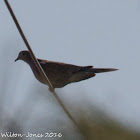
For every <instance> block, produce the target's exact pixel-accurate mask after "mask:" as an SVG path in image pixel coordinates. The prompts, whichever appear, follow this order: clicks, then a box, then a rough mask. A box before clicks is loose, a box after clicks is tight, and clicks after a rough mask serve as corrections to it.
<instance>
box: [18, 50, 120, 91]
mask: <svg viewBox="0 0 140 140" xmlns="http://www.w3.org/2000/svg"><path fill="white" fill-rule="evenodd" d="M17 60H23V61H24V62H26V63H27V64H29V65H30V67H31V69H32V71H33V73H34V75H35V77H36V78H37V80H38V81H40V82H41V83H43V84H45V82H44V80H43V78H42V76H41V75H40V73H39V71H38V69H37V67H36V66H35V64H34V62H33V60H32V58H31V56H30V53H29V52H28V51H21V52H20V53H19V55H18V58H17V59H16V60H15V61H17ZM37 60H38V61H39V63H40V65H41V66H42V68H43V70H44V72H45V73H46V75H47V76H48V78H49V80H50V82H51V84H52V85H53V87H54V88H61V87H64V86H65V85H67V84H70V83H73V82H79V81H82V80H85V79H88V78H91V77H93V76H95V73H101V72H110V71H115V70H117V69H113V68H93V66H76V65H72V64H65V63H60V62H53V61H47V60H42V59H37Z"/></svg>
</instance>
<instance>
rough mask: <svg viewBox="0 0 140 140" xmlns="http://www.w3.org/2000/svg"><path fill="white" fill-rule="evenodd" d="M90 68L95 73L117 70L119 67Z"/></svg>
mask: <svg viewBox="0 0 140 140" xmlns="http://www.w3.org/2000/svg"><path fill="white" fill-rule="evenodd" d="M90 70H92V71H93V72H94V73H101V72H111V71H116V70H118V69H114V68H92V69H90Z"/></svg>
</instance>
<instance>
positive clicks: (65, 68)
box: [38, 59, 93, 74]
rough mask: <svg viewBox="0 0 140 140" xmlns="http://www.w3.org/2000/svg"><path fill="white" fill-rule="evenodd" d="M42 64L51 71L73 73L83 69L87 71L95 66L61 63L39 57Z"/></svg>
mask: <svg viewBox="0 0 140 140" xmlns="http://www.w3.org/2000/svg"><path fill="white" fill-rule="evenodd" d="M38 61H39V63H40V64H41V66H42V67H43V68H45V69H48V71H51V72H57V73H59V74H62V73H63V74H73V73H77V72H81V71H86V70H88V69H91V68H92V67H93V66H77V65H72V64H66V63H60V62H54V61H47V60H42V59H38Z"/></svg>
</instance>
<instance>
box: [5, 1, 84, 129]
mask: <svg viewBox="0 0 140 140" xmlns="http://www.w3.org/2000/svg"><path fill="white" fill-rule="evenodd" d="M4 2H5V4H6V6H7V8H8V10H9V12H10V14H11V16H12V18H13V20H14V22H15V24H16V27H17V29H18V31H19V33H20V35H21V36H22V39H23V41H24V43H25V44H26V46H27V48H28V50H29V52H30V54H31V57H32V59H33V61H34V63H35V65H36V67H37V68H38V70H39V72H40V74H41V76H42V78H43V79H44V81H45V83H46V84H47V85H48V86H49V89H50V90H51V91H52V93H53V95H54V96H55V98H56V100H57V101H58V103H59V104H60V105H61V107H62V108H63V110H64V112H65V113H66V114H67V115H68V117H69V118H70V119H71V120H72V122H73V123H74V124H75V125H76V126H77V128H79V130H80V131H81V128H80V127H79V126H78V124H77V122H76V121H75V120H74V118H73V117H72V115H71V114H70V112H69V111H68V110H67V108H66V107H65V105H64V104H63V102H62V101H61V99H60V98H59V97H58V95H57V94H56V92H55V91H54V88H53V86H52V84H51V82H50V80H49V78H48V77H47V75H46V74H45V72H44V70H43V69H42V67H41V66H40V64H39V62H38V61H37V59H36V57H35V55H34V53H33V51H32V49H31V47H30V45H29V43H28V41H27V39H26V37H25V35H24V33H23V31H22V29H21V27H20V25H19V23H18V20H17V18H16V17H15V14H14V12H13V10H12V8H11V6H10V4H9V3H8V1H7V0H4ZM81 132H82V131H81Z"/></svg>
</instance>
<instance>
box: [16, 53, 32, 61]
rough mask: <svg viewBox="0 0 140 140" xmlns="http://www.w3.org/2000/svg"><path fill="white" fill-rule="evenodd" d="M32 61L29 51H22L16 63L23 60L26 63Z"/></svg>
mask: <svg viewBox="0 0 140 140" xmlns="http://www.w3.org/2000/svg"><path fill="white" fill-rule="evenodd" d="M30 59H31V56H30V53H29V52H28V51H21V52H20V53H19V54H18V57H17V59H16V60H15V62H16V61H17V60H23V61H25V62H28V61H29V60H30Z"/></svg>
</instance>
